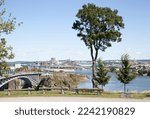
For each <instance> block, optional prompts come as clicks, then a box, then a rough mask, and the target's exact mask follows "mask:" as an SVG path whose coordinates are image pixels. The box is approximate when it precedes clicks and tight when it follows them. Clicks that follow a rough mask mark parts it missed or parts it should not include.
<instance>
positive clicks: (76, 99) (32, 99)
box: [0, 97, 150, 102]
mask: <svg viewBox="0 0 150 119" xmlns="http://www.w3.org/2000/svg"><path fill="white" fill-rule="evenodd" d="M107 101H108V102H150V98H146V99H124V98H99V97H8V98H0V102H107Z"/></svg>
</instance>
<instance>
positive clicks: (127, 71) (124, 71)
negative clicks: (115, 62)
mask: <svg viewBox="0 0 150 119" xmlns="http://www.w3.org/2000/svg"><path fill="white" fill-rule="evenodd" d="M131 66H132V65H131V62H130V60H129V55H128V54H124V55H122V57H121V68H120V69H119V71H117V79H118V80H119V81H120V82H121V83H123V84H124V94H125V93H126V85H127V84H129V83H130V81H132V80H133V79H135V77H136V72H135V71H133V70H132V69H131Z"/></svg>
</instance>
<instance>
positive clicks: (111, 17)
mask: <svg viewBox="0 0 150 119" xmlns="http://www.w3.org/2000/svg"><path fill="white" fill-rule="evenodd" d="M76 17H77V18H78V19H77V20H76V21H75V22H74V23H73V27H72V28H73V29H74V30H77V31H78V33H77V36H78V37H80V38H81V40H82V41H83V42H84V43H85V45H86V46H87V47H88V48H89V49H90V53H91V58H92V62H93V64H92V72H93V80H94V77H95V62H96V60H97V57H98V51H99V50H101V51H105V49H107V48H108V47H111V43H112V42H120V41H121V33H120V29H122V28H124V23H123V19H122V17H121V16H119V15H118V11H117V10H111V9H110V8H108V7H98V6H96V5H94V4H87V5H83V6H82V9H79V11H78V13H77V15H76ZM93 87H94V83H93Z"/></svg>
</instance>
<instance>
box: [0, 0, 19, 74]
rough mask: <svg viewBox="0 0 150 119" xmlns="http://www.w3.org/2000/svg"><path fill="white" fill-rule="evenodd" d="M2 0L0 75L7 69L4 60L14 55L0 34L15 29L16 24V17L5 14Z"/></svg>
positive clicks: (0, 0)
mask: <svg viewBox="0 0 150 119" xmlns="http://www.w3.org/2000/svg"><path fill="white" fill-rule="evenodd" d="M4 2H5V0H0V76H1V75H2V74H3V72H4V71H5V70H6V69H7V66H8V65H7V63H6V61H7V60H8V59H12V58H13V57H14V54H13V53H12V47H10V46H7V42H6V40H5V38H4V37H2V35H3V34H10V33H11V32H12V31H13V30H14V29H15V25H16V18H15V17H12V16H11V14H9V15H7V13H6V10H5V8H4V7H3V5H4ZM6 17H7V19H6Z"/></svg>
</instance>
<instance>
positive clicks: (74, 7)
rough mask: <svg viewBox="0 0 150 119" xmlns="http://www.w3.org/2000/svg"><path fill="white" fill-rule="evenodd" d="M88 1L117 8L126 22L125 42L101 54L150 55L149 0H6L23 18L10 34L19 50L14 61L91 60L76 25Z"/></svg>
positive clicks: (10, 42) (110, 57) (15, 49)
mask: <svg viewBox="0 0 150 119" xmlns="http://www.w3.org/2000/svg"><path fill="white" fill-rule="evenodd" d="M87 3H94V4H96V5H97V6H99V7H110V8H111V9H117V10H118V11H119V13H118V14H119V15H120V16H122V17H123V20H124V23H125V29H123V30H121V32H122V42H120V43H112V47H111V48H108V49H106V51H105V52H102V51H99V57H101V58H102V59H104V60H113V59H115V60H116V59H120V57H121V55H122V54H124V53H128V54H129V55H130V58H131V59H150V30H149V28H150V7H149V6H150V1H149V0H6V2H5V5H4V7H5V8H6V10H7V13H11V14H12V15H13V16H15V17H16V18H17V22H23V24H22V25H21V26H19V27H18V26H17V27H16V30H15V31H13V32H12V33H11V34H9V35H8V36H6V38H7V42H8V45H11V46H12V47H13V52H14V53H15V58H14V59H13V60H12V61H48V60H50V59H51V58H53V57H54V58H56V59H59V60H60V59H71V60H91V56H90V51H89V49H88V48H87V47H86V46H85V45H84V43H83V41H81V40H80V39H79V38H78V37H77V31H75V30H73V29H72V24H73V22H74V21H75V20H76V19H77V18H76V17H75V16H76V14H77V12H78V10H79V9H80V8H81V7H82V5H84V4H87Z"/></svg>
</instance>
